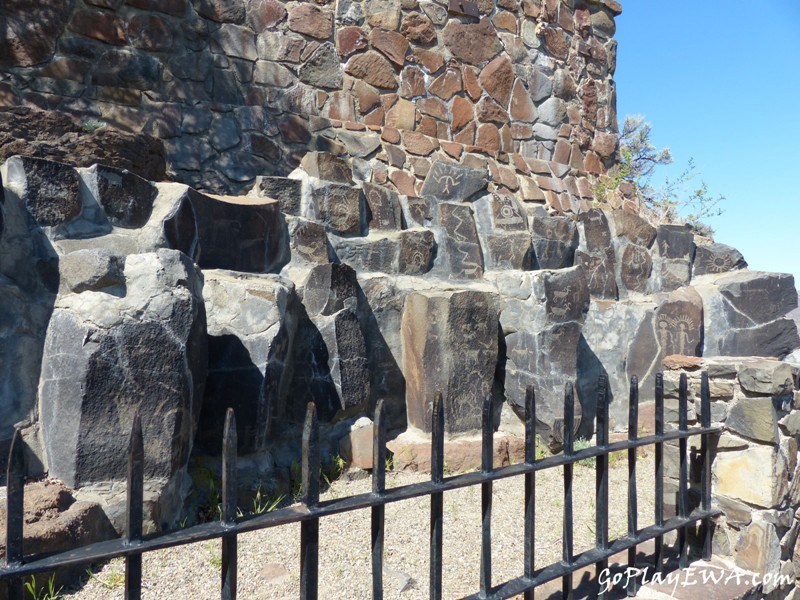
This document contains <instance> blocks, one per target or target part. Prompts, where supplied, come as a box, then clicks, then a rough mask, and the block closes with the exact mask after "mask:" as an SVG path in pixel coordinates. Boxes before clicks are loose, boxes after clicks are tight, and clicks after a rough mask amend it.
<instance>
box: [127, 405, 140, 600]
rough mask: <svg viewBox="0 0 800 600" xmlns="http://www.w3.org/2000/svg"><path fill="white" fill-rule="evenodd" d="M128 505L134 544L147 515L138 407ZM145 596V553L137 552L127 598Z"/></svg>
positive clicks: (129, 531) (130, 449)
mask: <svg viewBox="0 0 800 600" xmlns="http://www.w3.org/2000/svg"><path fill="white" fill-rule="evenodd" d="M127 508H128V511H127V523H126V532H127V536H126V539H127V541H128V543H129V544H130V545H138V544H139V543H140V542H141V541H142V517H143V515H144V436H143V434H142V418H141V416H140V414H139V411H138V410H137V411H136V414H135V415H134V416H133V425H132V426H131V437H130V440H129V442H128V488H127ZM141 597H142V555H141V554H134V555H132V556H128V557H127V558H126V559H125V600H139V598H141Z"/></svg>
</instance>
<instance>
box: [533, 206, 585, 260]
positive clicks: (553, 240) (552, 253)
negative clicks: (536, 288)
mask: <svg viewBox="0 0 800 600" xmlns="http://www.w3.org/2000/svg"><path fill="white" fill-rule="evenodd" d="M531 231H532V234H531V237H532V240H533V253H534V255H535V256H536V262H537V264H538V267H539V268H540V269H565V268H567V267H571V266H572V265H573V261H574V258H575V249H576V248H577V247H578V228H577V227H576V226H575V223H574V222H573V221H572V220H571V219H569V218H567V217H548V216H546V215H542V216H536V217H534V218H533V223H532V227H531Z"/></svg>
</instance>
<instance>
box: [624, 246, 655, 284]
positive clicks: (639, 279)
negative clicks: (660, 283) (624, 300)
mask: <svg viewBox="0 0 800 600" xmlns="http://www.w3.org/2000/svg"><path fill="white" fill-rule="evenodd" d="M652 271H653V257H652V256H651V255H650V253H649V252H648V251H647V248H645V247H644V246H639V245H638V244H626V245H625V249H624V250H623V251H622V260H621V264H620V279H621V280H622V284H623V285H624V286H625V288H626V289H627V290H629V291H631V292H642V293H644V292H646V291H647V284H648V281H649V280H650V274H651V273H652Z"/></svg>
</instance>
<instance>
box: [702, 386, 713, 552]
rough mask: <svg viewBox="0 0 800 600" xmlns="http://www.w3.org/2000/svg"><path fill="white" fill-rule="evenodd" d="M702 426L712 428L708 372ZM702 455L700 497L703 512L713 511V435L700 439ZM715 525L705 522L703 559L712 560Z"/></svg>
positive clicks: (703, 387) (703, 388)
mask: <svg viewBox="0 0 800 600" xmlns="http://www.w3.org/2000/svg"><path fill="white" fill-rule="evenodd" d="M700 426H701V427H704V428H710V427H711V390H710V387H709V383H708V372H705V371H704V372H703V373H702V375H701V380H700ZM700 454H701V456H702V459H703V473H702V481H701V482H700V496H701V505H700V507H701V508H702V509H703V510H711V460H712V457H711V434H710V433H704V434H702V436H701V437H700ZM712 527H713V523H712V521H711V518H710V517H707V518H706V519H704V520H703V531H702V539H703V550H702V552H703V558H704V559H705V560H710V559H711V540H712V535H713V529H712Z"/></svg>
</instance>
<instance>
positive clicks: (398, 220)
mask: <svg viewBox="0 0 800 600" xmlns="http://www.w3.org/2000/svg"><path fill="white" fill-rule="evenodd" d="M362 189H363V190H364V196H365V198H366V200H367V208H368V209H369V215H368V217H367V223H368V225H369V227H370V229H388V230H394V229H401V228H402V224H403V221H402V211H401V209H400V199H399V198H398V196H397V194H396V193H394V192H392V191H391V190H389V189H387V188H385V187H383V186H381V185H374V184H372V183H364V185H363V188H362Z"/></svg>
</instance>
